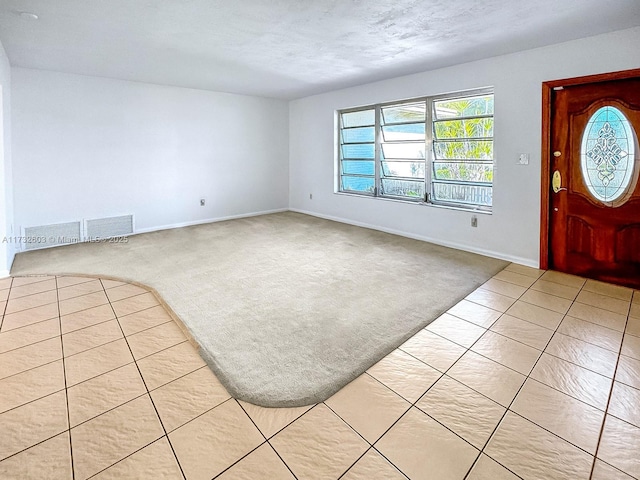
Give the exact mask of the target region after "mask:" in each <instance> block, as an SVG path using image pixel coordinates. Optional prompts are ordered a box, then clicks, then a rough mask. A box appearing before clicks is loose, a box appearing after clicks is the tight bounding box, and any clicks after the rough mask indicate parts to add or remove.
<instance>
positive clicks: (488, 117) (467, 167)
mask: <svg viewBox="0 0 640 480" xmlns="http://www.w3.org/2000/svg"><path fill="white" fill-rule="evenodd" d="M338 113H339V115H338V118H339V126H338V128H339V159H340V161H339V182H338V183H339V191H340V192H346V193H355V194H359V195H368V196H374V197H385V198H395V199H400V200H407V201H414V202H424V203H432V204H437V205H452V206H458V207H463V208H472V209H485V210H489V209H490V208H491V198H492V186H493V92H492V91H491V90H476V91H474V92H464V93H461V94H457V95H447V96H437V97H428V98H420V99H413V100H407V101H403V102H394V103H389V104H381V105H372V106H368V107H363V108H358V109H349V110H341V111H340V112H338Z"/></svg>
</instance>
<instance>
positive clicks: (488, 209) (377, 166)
mask: <svg viewBox="0 0 640 480" xmlns="http://www.w3.org/2000/svg"><path fill="white" fill-rule="evenodd" d="M483 95H492V96H493V97H494V110H493V113H492V114H490V115H477V116H470V117H462V118H461V119H464V120H466V119H475V118H492V119H493V120H494V124H493V135H492V136H491V142H492V144H493V145H492V147H493V148H492V151H493V154H492V159H491V162H490V163H489V162H478V163H487V164H488V165H491V166H492V167H493V170H494V172H495V167H496V155H495V92H494V88H493V87H482V88H475V89H471V90H463V91H456V92H451V93H443V94H438V95H429V96H421V97H413V98H408V99H403V100H395V101H389V102H382V103H376V104H370V105H362V106H359V107H350V108H344V109H339V110H336V116H337V121H336V127H337V134H336V139H337V141H336V162H335V165H336V171H335V173H336V175H335V177H334V178H336V180H337V183H336V188H335V193H337V194H343V195H356V196H359V197H370V198H376V199H382V200H391V201H399V202H405V203H411V204H419V205H428V206H437V207H447V208H454V209H460V210H465V211H469V210H471V211H478V212H484V213H492V210H493V188H494V184H495V179H492V181H491V183H484V182H465V183H464V184H466V185H470V186H483V187H486V186H489V187H490V188H491V200H492V201H491V205H483V204H479V203H465V202H452V201H446V200H437V199H435V195H434V194H433V186H434V181H435V182H436V183H447V182H443V181H441V180H436V179H435V178H434V177H435V175H434V165H435V162H436V158H435V154H434V125H435V123H436V122H437V120H436V119H435V118H434V113H433V105H434V102H438V101H442V100H456V99H461V98H468V97H478V96H483ZM420 102H424V104H425V120H424V124H425V139H424V145H425V156H424V159H421V160H420V161H423V162H424V166H425V172H424V195H423V196H422V197H415V198H411V197H409V196H402V195H391V194H382V193H381V186H382V179H383V178H384V175H383V170H382V144H383V143H385V142H384V141H383V134H382V126H383V125H382V123H381V117H382V109H383V108H385V107H389V106H401V105H405V104H411V103H420ZM364 110H374V112H375V124H374V125H373V128H374V142H373V144H374V158H373V159H372V160H373V162H374V175H362V176H363V177H367V178H371V177H373V178H374V188H373V191H372V192H369V191H360V190H346V189H342V176H343V172H342V162H343V159H342V145H343V142H342V130H343V127H342V114H345V113H353V112H360V111H364ZM440 121H442V120H440ZM407 123H415V122H407ZM344 128H358V127H344ZM486 138H488V137H486ZM486 138H482V139H479V140H486ZM468 140H469V139H464V141H468ZM346 143H349V142H346ZM352 143H354V144H355V142H352ZM365 143H369V142H365ZM347 161H348V160H347ZM347 175H348V176H358V175H353V174H347ZM452 183H455V184H459V182H456V181H453V182H452Z"/></svg>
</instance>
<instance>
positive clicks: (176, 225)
mask: <svg viewBox="0 0 640 480" xmlns="http://www.w3.org/2000/svg"><path fill="white" fill-rule="evenodd" d="M288 211H289V209H288V208H276V209H274V210H263V211H261V212H251V213H241V214H239V215H229V216H226V217H215V218H206V219H204V220H195V221H193V222H181V223H172V224H170V225H161V226H159V227H149V228H138V229H136V231H135V233H134V234H133V235H137V234H139V233H149V232H158V231H160V230H170V229H172V228H181V227H191V226H193V225H203V224H205V223H215V222H224V221H226V220H236V219H238V218H247V217H257V216H259V215H268V214H270V213H281V212H288Z"/></svg>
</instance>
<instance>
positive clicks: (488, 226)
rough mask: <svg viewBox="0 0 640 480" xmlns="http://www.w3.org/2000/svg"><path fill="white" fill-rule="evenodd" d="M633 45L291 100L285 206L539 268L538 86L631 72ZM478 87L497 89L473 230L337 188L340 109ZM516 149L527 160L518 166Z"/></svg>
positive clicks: (599, 45)
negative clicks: (487, 179) (487, 196)
mask: <svg viewBox="0 0 640 480" xmlns="http://www.w3.org/2000/svg"><path fill="white" fill-rule="evenodd" d="M638 45H640V28H633V29H629V30H623V31H619V32H614V33H610V34H606V35H600V36H595V37H590V38H585V39H581V40H577V41H572V42H567V43H563V44H558V45H553V46H549V47H545V48H539V49H535V50H529V51H525V52H520V53H516V54H511V55H504V56H500V57H494V58H490V59H487V60H482V61H477V62H473V63H467V64H463V65H458V66H455V67H450V68H445V69H440V70H435V71H430V72H424V73H420V74H416V75H410V76H405V77H399V78H394V79H391V80H386V81H382V82H376V83H372V84H367V85H362V86H359V87H353V88H348V89H344V90H339V91H334V92H330V93H326V94H322V95H316V96H312V97H308V98H303V99H300V100H295V101H292V102H291V103H290V108H289V129H290V130H289V132H290V133H289V137H290V149H289V161H290V167H289V175H290V187H289V195H290V197H289V206H290V208H291V209H294V210H297V211H303V212H307V213H311V214H314V215H318V216H323V217H327V218H334V219H339V220H342V221H345V222H349V223H354V224H358V225H365V226H371V227H373V228H377V229H381V230H386V231H392V232H397V233H401V234H404V235H407V236H411V237H416V238H422V239H427V240H431V241H433V242H435V243H440V244H444V245H451V246H456V247H459V248H463V249H466V250H471V251H477V252H485V253H488V254H490V255H493V256H496V257H500V258H505V259H508V260H513V261H517V262H519V263H524V264H528V265H533V266H537V265H538V260H539V235H540V233H539V226H540V175H541V173H540V172H541V170H540V148H541V83H542V82H543V81H545V80H554V79H561V78H570V77H576V76H583V75H590V74H595V73H602V72H611V71H617V70H625V69H630V68H638V67H640V54H638V48H637V46H638ZM485 86H493V87H494V88H495V138H494V142H495V144H494V147H495V175H494V194H493V202H494V205H493V213H492V215H478V217H479V218H478V227H477V228H472V227H471V226H470V223H471V222H470V218H471V216H472V213H471V212H468V211H459V210H453V209H446V208H441V207H440V208H439V207H432V206H422V205H412V204H407V203H400V202H397V201H384V200H380V199H372V198H366V197H358V196H347V195H344V194H335V193H334V182H335V173H334V172H335V171H334V166H335V134H336V127H335V118H334V117H335V111H336V110H337V109H342V108H347V107H354V106H360V105H367V104H371V103H378V102H387V101H393V100H399V99H405V98H411V97H417V96H423V95H434V94H440V93H445V92H452V91H458V90H466V89H472V88H478V87H485ZM520 153H529V154H530V157H531V159H530V163H529V165H527V166H524V165H518V164H517V163H516V162H517V160H518V156H519V154H520ZM309 194H313V199H310V198H309Z"/></svg>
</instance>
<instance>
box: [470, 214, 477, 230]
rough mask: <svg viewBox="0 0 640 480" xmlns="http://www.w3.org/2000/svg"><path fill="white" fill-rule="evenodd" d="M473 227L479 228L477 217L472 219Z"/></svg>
mask: <svg viewBox="0 0 640 480" xmlns="http://www.w3.org/2000/svg"><path fill="white" fill-rule="evenodd" d="M471 226H472V227H477V226H478V217H476V216H475V215H474V216H473V217H471Z"/></svg>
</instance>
